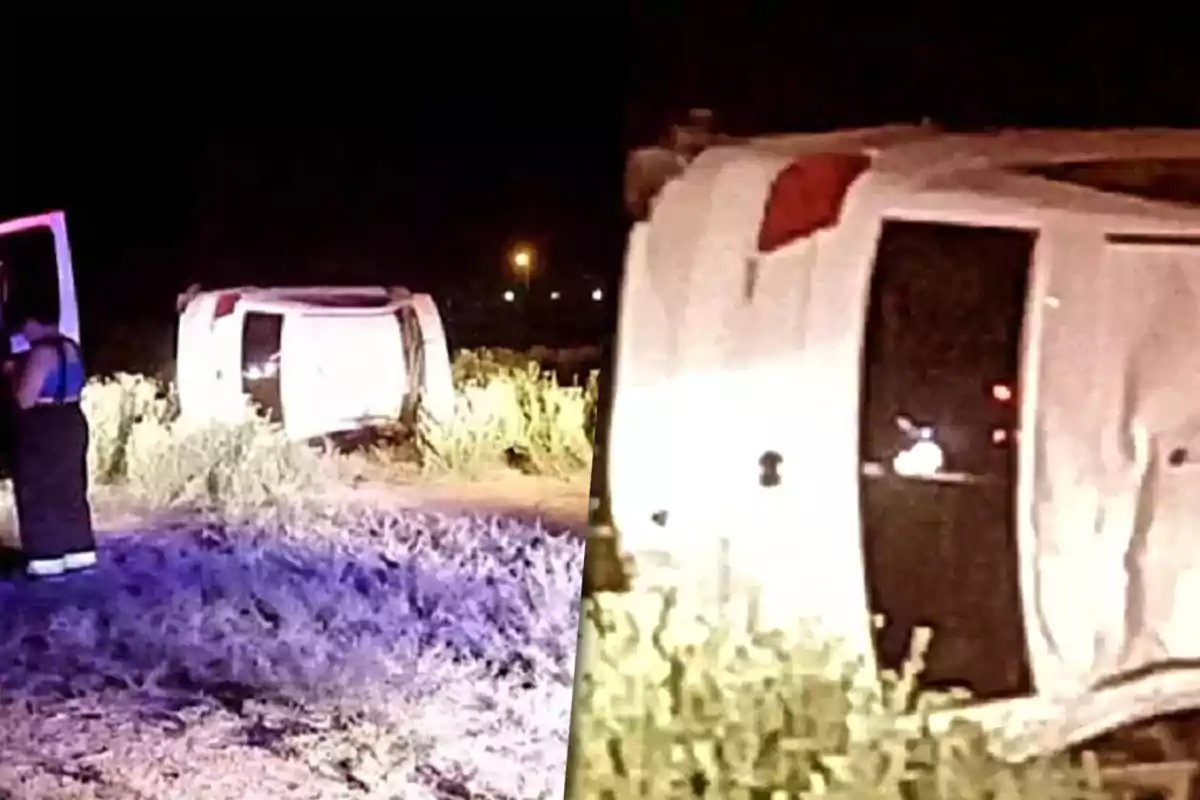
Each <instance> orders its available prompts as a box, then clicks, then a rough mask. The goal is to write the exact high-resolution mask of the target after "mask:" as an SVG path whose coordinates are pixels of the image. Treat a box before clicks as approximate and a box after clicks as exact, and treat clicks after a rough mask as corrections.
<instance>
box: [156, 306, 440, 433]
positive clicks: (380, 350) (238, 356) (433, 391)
mask: <svg viewBox="0 0 1200 800" xmlns="http://www.w3.org/2000/svg"><path fill="white" fill-rule="evenodd" d="M178 310H179V333H178V342H177V351H176V352H177V357H176V384H177V387H178V392H179V405H180V415H181V417H182V418H184V419H187V420H191V421H213V420H215V421H221V420H232V419H239V418H241V417H242V415H243V414H244V413H245V411H244V409H245V403H246V398H247V396H248V397H249V398H250V400H251V401H253V402H254V403H256V404H257V405H259V406H260V407H261V408H262V409H263V410H264V411H265V412H266V413H268V414H269V415H270V416H271V417H272V418H273V419H275V420H276V421H278V422H280V423H281V424H282V425H283V428H284V430H285V431H286V432H287V434H288V435H289V436H291V437H293V438H296V439H308V438H314V437H319V436H325V435H329V434H335V433H342V432H347V431H354V430H358V429H361V428H364V427H369V426H372V425H378V424H381V423H383V424H386V423H391V422H396V421H399V420H401V419H403V418H404V417H405V415H406V413H407V412H408V411H409V410H411V409H412V408H413V407H414V404H415V403H416V401H417V399H418V396H419V398H420V403H421V406H422V408H423V409H425V410H426V411H427V412H429V413H431V414H433V415H434V416H439V415H442V414H447V413H450V412H451V411H452V410H453V404H454V389H453V385H452V381H451V373H450V356H449V351H448V349H447V342H446V335H445V331H444V330H443V328H442V322H441V317H440V315H439V313H438V309H437V305H436V303H435V302H434V301H433V298H432V297H430V296H429V295H426V294H414V293H412V292H409V291H408V290H406V289H403V288H385V287H375V286H367V287H346V286H335V287H328V286H324V287H311V286H310V287H286V288H259V287H241V288H231V289H219V290H211V291H200V289H199V287H192V288H191V289H189V290H188V291H187V292H186V293H184V294H183V295H181V296H180V298H179V302H178Z"/></svg>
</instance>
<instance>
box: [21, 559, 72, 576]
mask: <svg viewBox="0 0 1200 800" xmlns="http://www.w3.org/2000/svg"><path fill="white" fill-rule="evenodd" d="M66 571H67V565H66V562H65V561H64V560H63V559H61V558H34V559H31V560H30V561H29V563H28V564H26V565H25V574H26V575H28V576H29V577H31V578H52V577H54V576H55V575H62V574H63V573H64V572H66Z"/></svg>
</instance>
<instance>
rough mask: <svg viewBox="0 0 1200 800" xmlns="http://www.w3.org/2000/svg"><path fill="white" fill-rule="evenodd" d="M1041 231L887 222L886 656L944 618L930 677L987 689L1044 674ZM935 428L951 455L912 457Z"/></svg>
mask: <svg viewBox="0 0 1200 800" xmlns="http://www.w3.org/2000/svg"><path fill="white" fill-rule="evenodd" d="M1034 241H1035V236H1034V234H1032V233H1030V232H1024V231H1017V230H1001V229H995V228H982V227H968V226H963V225H945V224H928V223H909V222H897V221H890V222H886V223H885V225H884V229H883V232H882V235H881V238H880V242H879V247H878V251H877V254H876V260H875V265H874V271H873V275H872V282H871V292H870V308H869V311H868V318H867V330H866V336H865V340H864V352H863V390H862V406H861V435H860V447H861V452H860V458H861V460H862V463H863V477H862V478H861V485H860V497H861V503H862V520H863V531H862V533H863V544H864V551H865V557H866V570H867V576H866V577H867V589H868V596H869V598H870V602H871V605H872V611H874V612H876V613H880V614H882V615H884V616H885V617H886V619H887V621H888V624H887V625H886V626H885V627H884V628H883V629H882V630H881V631H880V632H879V634H878V636H877V641H876V646H877V649H878V656H879V661H880V664H881V665H882V666H886V667H896V666H898V665H899V663H900V662H901V661H902V660H903V658H904V656H905V654H906V648H907V645H908V638H909V636H910V634H911V632H912V629H913V627H915V626H924V625H927V626H930V627H932V628H933V645H932V650H931V652H930V654H929V663H928V668H927V671H926V674H925V676H924V677H925V678H926V680H927V681H928V682H929V683H930V684H933V685H946V684H953V685H959V686H966V687H969V688H971V689H972V690H974V691H975V693H976V694H977V695H979V696H981V697H996V696H1005V695H1013V694H1020V693H1024V692H1026V691H1028V689H1029V683H1030V678H1029V671H1028V664H1027V661H1028V657H1027V655H1026V646H1025V634H1024V625H1023V622H1022V610H1021V595H1020V591H1019V587H1018V561H1017V545H1016V528H1015V526H1016V518H1015V514H1016V487H1017V480H1016V478H1017V475H1016V464H1017V449H1016V439H1017V435H1018V431H1017V429H1016V428H1017V420H1018V418H1019V417H1018V408H1019V398H1020V386H1019V385H1018V372H1019V363H1020V353H1021V329H1022V323H1023V319H1024V309H1025V296H1026V291H1027V284H1028V276H1029V270H1030V263H1031V258H1032V252H1033V245H1034ZM920 439H927V440H930V441H932V442H933V443H934V445H935V446H936V448H938V449H940V453H941V454H942V456H943V461H942V463H941V464H940V465H937V464H936V462H932V463H931V462H925V463H924V464H923V465H922V464H921V463H918V462H919V461H920V459H916V458H915V457H911V454H912V453H915V452H918V450H919V449H920V448H914V445H916V444H917V442H918V440H920ZM921 448H924V450H922V452H923V453H927V452H928V450H929V448H928V446H927V445H924V444H923V445H921ZM902 453H906V455H901V454H902ZM906 458H907V459H908V460H907V461H906V460H905V459H906ZM935 467H936V469H933V471H932V472H930V469H931V468H935Z"/></svg>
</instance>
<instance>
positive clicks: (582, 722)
mask: <svg viewBox="0 0 1200 800" xmlns="http://www.w3.org/2000/svg"><path fill="white" fill-rule="evenodd" d="M685 608H686V606H685V605H684V604H683V603H682V602H681V601H680V595H679V594H678V593H676V592H673V591H672V592H665V593H663V594H661V595H652V594H640V595H639V594H630V595H623V596H614V595H600V596H597V597H596V598H594V599H591V600H587V601H585V603H584V617H585V620H586V621H585V622H584V624H583V626H582V630H581V636H580V648H581V657H580V659H579V662H578V663H579V665H580V666H579V668H578V672H577V675H576V692H575V703H576V711H575V720H574V724H573V725H572V729H571V735H572V750H571V752H572V759H573V761H572V763H571V764H570V765H568V774H569V779H568V786H569V795H568V796H569V797H571V798H585V797H587V798H593V797H594V798H601V800H623V798H634V797H700V796H716V797H730V798H748V799H749V798H760V797H761V798H774V797H817V796H820V797H834V798H845V799H846V800H850V798H866V797H873V798H896V800H900V798H905V800H909V799H910V798H911V799H912V800H924V799H925V798H930V799H932V798H951V797H952V798H963V800H967V799H969V798H980V800H982V798H1005V799H1006V800H1018V799H1019V798H1037V799H1038V800H1050V799H1051V798H1063V799H1064V800H1065V798H1083V797H1089V796H1092V797H1095V796H1097V794H1096V792H1095V791H1092V790H1088V789H1086V788H1085V787H1086V781H1085V778H1084V774H1083V772H1082V770H1077V769H1075V768H1074V767H1072V766H1071V765H1070V764H1069V763H1068V762H1067V760H1066V759H1065V758H1064V759H1043V760H1036V761H1031V762H1028V763H1023V764H1010V763H1008V762H1005V761H1002V760H1000V759H998V758H997V757H995V756H993V755H991V754H990V751H989V747H988V744H989V739H988V737H987V735H986V734H985V732H984V731H982V730H981V729H980V728H979V727H977V726H974V725H969V724H966V723H962V724H957V725H955V726H952V728H951V730H950V731H949V732H948V733H947V734H945V735H940V736H936V735H934V734H933V733H931V731H930V729H929V726H928V725H924V724H918V725H913V724H911V723H910V722H909V721H910V720H911V719H912V716H911V715H914V714H915V716H916V718H917V719H918V720H920V719H922V718H924V717H925V715H926V714H927V713H928V712H929V711H931V710H934V709H935V708H938V707H939V706H940V707H945V705H946V704H947V703H949V702H952V701H957V700H961V699H962V698H961V697H958V696H951V695H941V694H933V693H919V692H917V691H916V690H915V688H914V686H915V679H916V676H917V674H918V673H919V671H920V669H921V656H922V654H923V652H924V647H926V646H927V645H928V636H927V635H923V636H918V637H917V638H916V639H915V640H914V641H915V644H914V647H913V652H912V659H911V661H910V664H909V666H908V668H906V670H905V672H904V674H902V675H894V674H885V675H883V676H882V680H881V681H880V682H879V683H878V684H877V683H875V682H870V683H867V684H864V683H863V682H862V681H861V680H860V679H861V678H862V672H861V670H860V669H857V668H856V667H855V666H854V665H853V662H851V661H849V660H847V659H843V658H839V656H838V655H837V648H836V647H830V646H826V645H820V644H816V643H814V642H812V641H807V640H805V639H804V638H803V637H794V638H793V637H786V636H783V635H781V634H776V633H768V632H759V631H750V632H748V633H746V632H741V631H734V630H731V629H729V628H727V627H722V626H719V625H715V626H710V627H704V628H701V631H700V634H699V635H691V633H692V632H690V631H689V630H688V624H687V623H688V622H689V621H690V620H691V619H692V618H693V617H692V614H691V613H690V612H688V613H685V611H684V609H685ZM864 687H869V688H864Z"/></svg>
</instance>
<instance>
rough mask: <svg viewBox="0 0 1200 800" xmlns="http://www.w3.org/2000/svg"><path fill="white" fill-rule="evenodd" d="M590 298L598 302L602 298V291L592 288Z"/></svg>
mask: <svg viewBox="0 0 1200 800" xmlns="http://www.w3.org/2000/svg"><path fill="white" fill-rule="evenodd" d="M592 299H593V300H595V301H596V302H597V303H599V302H600V301H601V300H603V299H604V292H602V291H601V290H599V289H593V290H592Z"/></svg>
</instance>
